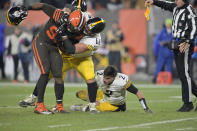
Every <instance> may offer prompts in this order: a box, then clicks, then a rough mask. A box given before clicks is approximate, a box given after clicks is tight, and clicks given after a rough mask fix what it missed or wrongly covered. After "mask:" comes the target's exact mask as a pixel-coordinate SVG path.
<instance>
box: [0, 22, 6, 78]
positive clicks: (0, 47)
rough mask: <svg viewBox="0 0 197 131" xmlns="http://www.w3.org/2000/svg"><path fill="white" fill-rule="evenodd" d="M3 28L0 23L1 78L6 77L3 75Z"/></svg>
mask: <svg viewBox="0 0 197 131" xmlns="http://www.w3.org/2000/svg"><path fill="white" fill-rule="evenodd" d="M4 29H5V25H4V24H0V69H1V77H2V78H3V79H5V78H6V76H5V70H4V59H3V56H4V52H5V45H4Z"/></svg>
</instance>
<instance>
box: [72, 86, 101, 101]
mask: <svg viewBox="0 0 197 131" xmlns="http://www.w3.org/2000/svg"><path fill="white" fill-rule="evenodd" d="M76 97H77V98H79V99H81V100H83V101H87V102H89V97H88V90H80V91H77V92H76ZM101 99H103V91H102V90H100V89H98V90H97V94H96V101H100V100H101Z"/></svg>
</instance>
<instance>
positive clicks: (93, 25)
mask: <svg viewBox="0 0 197 131" xmlns="http://www.w3.org/2000/svg"><path fill="white" fill-rule="evenodd" d="M104 28H105V21H104V20H103V19H102V18H100V17H94V18H90V19H89V20H88V21H87V23H86V25H85V28H84V34H86V35H89V36H90V35H95V34H97V33H100V32H101V31H103V29H104Z"/></svg>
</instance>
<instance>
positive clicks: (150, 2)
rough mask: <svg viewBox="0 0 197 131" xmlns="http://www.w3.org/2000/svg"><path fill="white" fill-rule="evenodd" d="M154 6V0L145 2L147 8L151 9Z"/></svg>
mask: <svg viewBox="0 0 197 131" xmlns="http://www.w3.org/2000/svg"><path fill="white" fill-rule="evenodd" d="M152 4H153V0H145V7H149V6H150V5H152Z"/></svg>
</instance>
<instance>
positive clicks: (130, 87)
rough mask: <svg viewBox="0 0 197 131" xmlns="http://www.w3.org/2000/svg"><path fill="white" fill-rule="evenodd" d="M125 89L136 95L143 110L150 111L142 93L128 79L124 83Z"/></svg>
mask: <svg viewBox="0 0 197 131" xmlns="http://www.w3.org/2000/svg"><path fill="white" fill-rule="evenodd" d="M125 89H126V90H127V91H129V92H130V93H133V94H135V95H136V96H137V98H138V99H139V102H140V103H141V105H142V107H143V109H144V111H145V112H149V113H152V111H151V110H150V109H149V107H148V106H147V104H146V99H145V98H144V96H143V95H142V93H141V92H140V91H139V90H138V89H137V88H136V87H135V86H134V85H133V84H132V83H131V81H128V83H127V84H126V85H125Z"/></svg>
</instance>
